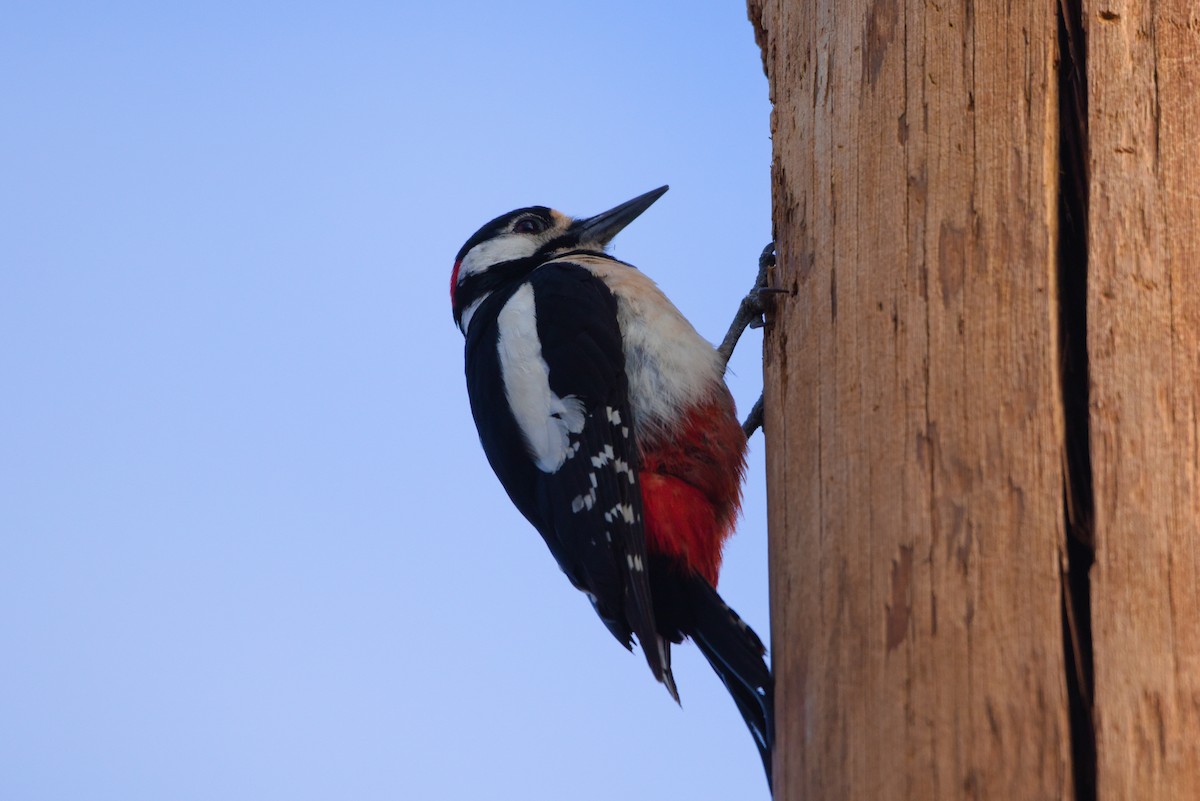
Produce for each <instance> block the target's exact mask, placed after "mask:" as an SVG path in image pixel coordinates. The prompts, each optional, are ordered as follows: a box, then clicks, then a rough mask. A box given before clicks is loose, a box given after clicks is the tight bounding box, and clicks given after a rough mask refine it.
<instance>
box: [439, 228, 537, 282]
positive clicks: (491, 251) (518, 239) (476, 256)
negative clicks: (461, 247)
mask: <svg viewBox="0 0 1200 801" xmlns="http://www.w3.org/2000/svg"><path fill="white" fill-rule="evenodd" d="M538 245H539V243H538V242H537V241H536V240H534V239H532V238H531V237H528V236H519V235H517V234H505V235H503V236H498V237H495V238H494V239H489V240H487V241H486V242H480V243H479V244H478V245H476V246H475V247H473V248H471V249H470V250H469V251H467V255H465V256H463V260H462V265H461V266H460V267H459V268H458V283H460V284H461V283H462V282H463V279H464V278H466V277H467V276H468V275H475V274H476V273H481V272H483V271H484V270H486V269H487V268H489V267H491V266H492V265H493V264H499V263H501V262H505V261H512V260H513V259H523V258H525V257H526V256H532V255H533V254H534V253H536V252H537V249H538Z"/></svg>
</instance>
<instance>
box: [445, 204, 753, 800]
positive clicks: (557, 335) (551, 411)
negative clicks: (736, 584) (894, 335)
mask: <svg viewBox="0 0 1200 801" xmlns="http://www.w3.org/2000/svg"><path fill="white" fill-rule="evenodd" d="M666 191H667V187H666V186H663V187H660V188H659V189H655V190H653V191H651V192H647V193H646V194H644V195H640V196H638V197H636V198H634V199H632V200H630V201H628V202H626V203H622V204H621V205H619V206H616V207H615V208H613V209H610V210H609V211H606V212H603V213H602V214H598V215H596V216H594V217H588V218H583V219H573V218H571V217H569V216H567V215H565V214H563V213H561V212H558V211H554V210H553V209H550V208H547V207H545V206H529V207H526V208H521V209H517V210H515V211H510V212H508V213H507V214H502V215H500V216H499V217H497V218H496V219H494V220H492V221H491V222H488V223H487V224H485V225H484V226H483V227H482V228H480V229H479V230H478V231H476V232H475V234H473V235H472V236H471V238H470V239H468V240H467V241H466V244H464V245H463V246H462V249H461V250H460V251H459V252H458V255H457V257H456V258H455V261H454V269H453V271H452V273H451V277H450V300H451V305H452V307H453V312H454V321H455V323H457V324H458V327H459V329H460V330H461V331H462V333H463V335H464V337H465V339H466V349H465V352H466V379H467V392H468V394H469V396H470V403H471V412H472V415H473V416H474V418H475V424H476V427H477V428H478V429H479V439H480V442H481V443H482V445H483V450H484V452H485V453H486V455H487V459H488V462H489V463H490V464H491V466H492V469H493V470H494V471H495V473H496V475H497V477H498V478H499V479H500V482H501V483H502V484H503V485H504V488H505V490H506V491H507V492H508V495H509V498H510V499H511V500H512V502H513V504H515V505H516V507H517V509H518V510H520V512H521V514H523V515H524V516H525V518H526V519H528V520H529V522H530V523H532V524H533V526H534V528H536V529H537V530H538V532H539V533H540V534H541V535H542V538H543V539H544V540H545V542H546V545H547V546H548V547H549V548H550V552H551V554H553V556H554V558H555V559H556V560H557V562H558V565H559V567H560V568H561V569H562V571H563V572H564V573H565V574H566V576H567V578H568V579H569V580H570V582H571V583H572V584H573V585H574V586H575V587H576V588H577V589H579V590H581V591H583V593H584V594H585V595H586V596H587V598H588V599H589V600H590V601H591V603H592V605H593V607H594V608H595V610H596V613H597V614H598V615H599V616H600V619H601V620H602V621H603V622H604V624H605V625H606V626H607V627H608V630H609V631H610V632H612V634H613V636H614V637H616V639H617V641H618V642H620V643H621V644H622V645H623V646H625V648H627V649H632V639H633V638H634V637H636V639H637V641H638V643H639V644H640V646H641V648H642V651H643V653H644V655H645V658H646V662H647V663H648V665H649V666H650V671H651V672H652V673H653V674H654V677H655V678H656V679H657V680H658V681H660V682H662V683H663V684H664V685H665V686H666V689H667V691H668V692H669V693H670V694H671V697H672V698H674V699H675V700H676V702H678V701H679V693H678V690H677V689H676V687H675V679H674V677H673V676H672V673H671V645H672V644H673V643H675V644H678V643H681V642H682V641H683V639H684V638H686V637H690V638H691V639H692V640H694V641H695V643H696V644H697V646H698V647H699V648H700V651H701V652H702V653H703V654H704V656H705V658H706V659H707V660H708V662H709V664H710V665H711V666H712V667H713V669H714V670H715V671H716V673H717V675H718V676H719V677H720V679H721V681H722V682H724V684H725V686H726V687H727V688H728V690H729V692H730V694H731V695H732V696H733V700H734V702H735V703H736V704H737V707H738V710H739V711H740V712H741V714H742V717H743V719H744V720H745V721H746V725H747V726H748V727H749V729H750V732H751V734H752V735H753V737H754V741H755V744H756V745H757V747H758V751H759V754H760V756H761V757H762V761H763V767H764V769H765V770H766V774H767V781H768V783H770V780H771V750H772V745H773V739H774V737H773V731H772V702H773V683H772V677H771V673H770V669H769V668H768V667H767V664H766V662H765V659H764V654H765V649H764V648H763V644H762V642H761V641H760V640H759V638H758V636H757V635H756V634H755V633H754V631H753V630H751V629H750V627H749V626H747V625H746V624H745V623H744V622H743V621H742V620H741V618H739V617H738V615H737V614H736V613H735V612H734V611H733V610H732V609H730V608H729V606H727V605H726V604H725V602H724V601H723V600H722V599H721V597H720V596H719V595H718V594H717V591H716V585H717V576H718V572H719V570H720V566H721V551H722V547H723V545H724V543H725V540H726V539H727V538H728V537H729V535H730V534H731V533H732V530H733V525H734V521H735V518H736V517H737V514H738V509H739V506H740V503H741V482H742V478H743V476H744V473H745V469H746V455H745V454H746V434H745V433H743V430H742V427H741V425H740V424H739V423H738V419H737V417H736V414H735V411H734V404H733V398H732V396H731V395H730V393H729V389H728V387H727V386H726V385H725V380H724V373H725V362H726V360H727V358H728V355H727V353H719V352H718V351H717V350H716V349H715V348H713V346H712V345H711V344H710V343H709V342H707V341H706V340H705V339H704V338H702V337H701V336H700V335H699V334H698V333H697V332H696V330H695V328H693V327H692V325H691V323H689V322H688V321H687V319H685V318H684V316H683V315H682V314H681V313H680V312H679V310H678V309H676V308H675V306H674V305H673V304H672V303H671V302H670V301H669V300H668V299H667V297H666V296H665V295H664V294H663V292H662V291H661V290H660V289H659V288H658V286H657V285H655V283H654V282H653V281H652V280H650V279H649V278H648V277H646V275H645V274H644V273H642V272H640V271H639V270H638V269H637V268H635V267H634V266H632V265H630V264H626V263H625V262H622V261H619V260H618V259H616V258H614V257H612V256H611V255H609V254H608V253H606V252H605V248H606V246H607V245H608V243H609V242H610V241H611V240H612V238H613V237H614V236H615V235H616V234H617V233H618V232H620V231H621V230H622V229H623V228H624V227H625V226H626V225H628V224H629V223H630V222H632V221H633V220H634V218H636V217H637V216H639V215H640V214H641V213H642V212H644V211H645V210H646V209H647V208H649V207H650V205H651V204H652V203H654V202H655V201H656V200H658V198H660V197H661V196H662V195H663V194H664V193H665V192H666ZM743 327H744V325H743ZM730 347H732V346H730Z"/></svg>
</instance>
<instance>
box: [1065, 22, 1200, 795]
mask: <svg viewBox="0 0 1200 801" xmlns="http://www.w3.org/2000/svg"><path fill="white" fill-rule="evenodd" d="M1084 7H1085V11H1086V17H1085V19H1086V21H1087V29H1088V31H1087V33H1088V35H1087V68H1088V74H1089V75H1090V76H1091V78H1090V80H1089V81H1088V90H1089V91H1088V97H1089V113H1088V121H1089V140H1090V148H1089V150H1090V153H1091V159H1090V166H1091V179H1092V180H1091V211H1090V218H1089V222H1090V224H1089V226H1088V230H1089V236H1088V257H1089V269H1088V295H1087V309H1088V320H1089V322H1088V338H1087V341H1088V357H1089V364H1090V373H1091V379H1092V381H1091V383H1092V386H1091V404H1090V405H1091V414H1090V417H1089V422H1090V426H1091V444H1092V463H1093V480H1094V487H1095V542H1096V566H1095V568H1094V570H1093V576H1092V581H1091V590H1092V597H1091V608H1092V630H1093V643H1094V646H1093V648H1094V658H1095V666H1096V669H1095V700H1096V745H1097V755H1098V760H1099V762H1098V771H1097V789H1098V797H1099V798H1100V799H1102V801H1107V799H1126V798H1128V799H1141V798H1147V799H1160V798H1162V799H1184V798H1197V799H1200V588H1198V587H1200V431H1198V430H1197V417H1198V415H1200V88H1198V87H1200V5H1197V4H1196V3H1195V2H1194V0H1158V2H1151V0H1138V1H1135V2H1120V3H1105V2H1091V1H1089V2H1087V3H1085V6H1084ZM1101 76H1103V77H1101Z"/></svg>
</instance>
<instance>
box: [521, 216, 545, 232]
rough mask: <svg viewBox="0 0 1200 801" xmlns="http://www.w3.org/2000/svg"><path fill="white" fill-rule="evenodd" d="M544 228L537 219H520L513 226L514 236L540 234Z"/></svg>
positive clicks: (543, 224)
mask: <svg viewBox="0 0 1200 801" xmlns="http://www.w3.org/2000/svg"><path fill="white" fill-rule="evenodd" d="M545 228H546V225H545V223H543V222H542V221H541V220H539V219H538V218H537V217H522V218H521V219H519V220H517V222H516V223H515V224H514V225H513V233H514V234H540V233H541V232H542V231H544V230H545Z"/></svg>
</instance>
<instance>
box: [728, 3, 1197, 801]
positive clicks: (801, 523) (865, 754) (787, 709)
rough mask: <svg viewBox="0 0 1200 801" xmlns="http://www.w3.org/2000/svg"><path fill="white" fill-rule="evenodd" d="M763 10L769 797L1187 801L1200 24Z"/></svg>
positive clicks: (983, 8)
mask: <svg viewBox="0 0 1200 801" xmlns="http://www.w3.org/2000/svg"><path fill="white" fill-rule="evenodd" d="M749 8H750V18H751V21H752V22H753V24H754V26H755V33H756V37H757V39H758V42H759V45H760V46H761V48H762V51H763V60H764V64H765V66H766V70H767V75H768V78H769V80H770V85H771V97H772V101H773V103H774V113H773V115H772V121H771V128H772V134H773V137H774V151H775V152H774V163H773V166H772V174H773V191H774V215H775V227H776V238H777V245H778V253H779V266H778V268H777V270H776V273H775V275H774V276H773V283H774V286H775V287H777V288H782V289H784V290H787V292H788V293H790V294H787V295H782V296H779V297H780V300H779V301H778V303H777V304H776V309H775V311H774V314H773V316H772V325H771V327H770V330H769V335H768V338H767V341H766V346H765V357H766V372H767V394H766V431H767V440H766V441H767V463H768V465H767V466H768V475H769V504H770V517H771V561H772V565H771V571H772V572H771V576H772V577H771V580H772V590H771V592H772V619H773V623H772V626H773V629H772V635H773V636H772V643H773V647H774V651H773V658H774V666H775V670H776V681H777V723H776V726H777V736H778V746H777V753H776V783H775V787H776V798H777V799H786V800H787V801H800V800H801V799H803V800H804V801H808V800H809V799H822V801H832V800H834V799H854V800H855V801H857V800H859V799H862V800H863V801H865V800H866V799H870V800H871V801H878V800H879V799H893V798H894V799H914V800H916V799H920V801H926V800H927V799H942V798H946V799H951V798H953V799H960V798H967V799H1002V800H1003V801H1013V800H1015V799H1020V800H1021V801H1024V800H1025V799H1068V798H1070V799H1079V800H1080V801H1091V800H1092V799H1100V800H1101V801H1115V800H1116V799H1143V798H1145V799H1184V798H1189V799H1190V798H1200V589H1198V585H1200V522H1198V521H1200V424H1198V422H1197V421H1198V419H1200V412H1198V408H1200V397H1198V395H1200V174H1198V173H1200V90H1198V89H1197V88H1196V87H1197V86H1200V10H1197V9H1198V8H1200V7H1198V6H1196V5H1195V3H1194V2H1193V0H1157V2H1154V0H1122V2H1120V3H1110V2H1107V0H1009V2H1006V3H984V2H979V0H974V1H973V2H972V1H971V0H946V2H942V3H933V2H927V1H926V0H907V2H903V3H901V2H898V0H897V1H893V0H750V2H749ZM1096 76H1102V79H1100V78H1097V77H1096ZM1093 560H1094V563H1093Z"/></svg>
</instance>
